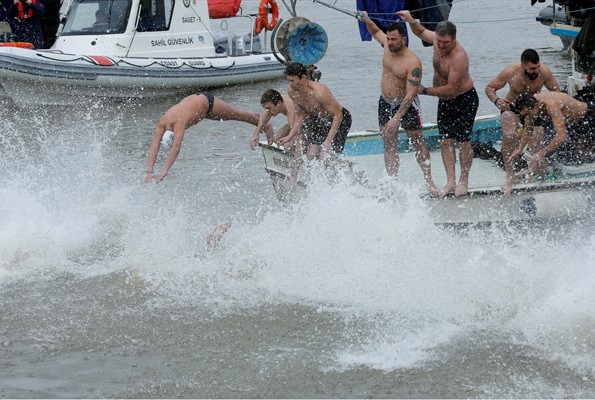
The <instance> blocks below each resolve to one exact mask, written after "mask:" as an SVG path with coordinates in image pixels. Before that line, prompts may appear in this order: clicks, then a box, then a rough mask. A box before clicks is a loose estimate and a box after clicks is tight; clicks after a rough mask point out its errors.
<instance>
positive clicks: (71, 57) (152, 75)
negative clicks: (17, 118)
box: [0, 48, 284, 106]
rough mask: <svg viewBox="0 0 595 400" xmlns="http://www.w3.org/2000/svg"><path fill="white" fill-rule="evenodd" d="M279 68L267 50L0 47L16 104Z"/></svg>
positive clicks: (169, 88)
mask: <svg viewBox="0 0 595 400" xmlns="http://www.w3.org/2000/svg"><path fill="white" fill-rule="evenodd" d="M283 68H284V65H283V64H281V63H280V62H279V61H278V60H277V59H275V57H274V56H273V55H271V54H253V55H243V56H237V57H232V56H223V57H213V58H187V59H183V58H169V59H144V58H114V57H101V58H100V57H94V56H85V55H76V54H62V53H55V52H52V51H35V50H27V49H18V48H0V85H2V88H3V91H4V95H5V96H7V97H9V98H11V99H12V100H13V101H14V102H15V103H16V104H17V105H19V106H31V105H64V104H76V103H78V102H80V99H81V98H86V97H97V98H113V99H130V98H151V97H162V96H169V95H173V94H178V93H188V92H196V91H197V90H200V89H207V88H214V87H221V86H228V85H237V84H242V83H250V82H257V81H262V80H268V79H276V78H279V77H281V76H282V75H283Z"/></svg>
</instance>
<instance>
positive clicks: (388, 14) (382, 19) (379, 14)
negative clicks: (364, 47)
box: [356, 0, 407, 40]
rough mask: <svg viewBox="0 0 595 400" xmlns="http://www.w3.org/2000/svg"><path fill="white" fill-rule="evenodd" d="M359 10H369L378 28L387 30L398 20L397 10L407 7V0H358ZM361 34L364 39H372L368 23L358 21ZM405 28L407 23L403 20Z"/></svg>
mask: <svg viewBox="0 0 595 400" xmlns="http://www.w3.org/2000/svg"><path fill="white" fill-rule="evenodd" d="M356 2H357V3H356V6H357V11H367V12H368V16H369V17H370V19H371V20H372V21H374V23H375V24H376V26H377V27H378V28H380V29H381V30H382V31H383V32H386V28H387V27H388V26H389V25H390V24H391V23H392V22H394V21H397V20H398V17H397V16H396V15H395V13H396V12H397V11H401V10H403V9H405V3H406V0H356ZM358 25H359V34H360V36H361V38H362V40H372V35H370V32H368V29H366V24H365V23H363V22H362V21H359V22H358ZM403 25H404V26H405V28H407V24H405V23H404V22H403Z"/></svg>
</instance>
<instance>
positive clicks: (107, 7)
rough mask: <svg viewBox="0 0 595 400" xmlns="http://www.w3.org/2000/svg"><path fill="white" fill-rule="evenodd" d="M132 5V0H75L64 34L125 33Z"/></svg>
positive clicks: (67, 18) (69, 12)
mask: <svg viewBox="0 0 595 400" xmlns="http://www.w3.org/2000/svg"><path fill="white" fill-rule="evenodd" d="M131 5H132V1H131V0H74V1H73V2H72V5H71V7H70V10H69V11H68V15H67V17H66V23H65V24H64V29H63V30H62V35H64V36H69V35H92V34H113V33H123V32H124V31H125V30H126V25H127V23H128V17H129V16H130V8H131Z"/></svg>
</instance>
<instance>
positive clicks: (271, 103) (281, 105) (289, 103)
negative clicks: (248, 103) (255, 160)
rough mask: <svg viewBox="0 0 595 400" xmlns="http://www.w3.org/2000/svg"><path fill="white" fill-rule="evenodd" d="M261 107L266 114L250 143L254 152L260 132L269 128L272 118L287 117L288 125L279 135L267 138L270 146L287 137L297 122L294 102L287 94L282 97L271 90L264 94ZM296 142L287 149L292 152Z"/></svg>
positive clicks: (262, 116)
mask: <svg viewBox="0 0 595 400" xmlns="http://www.w3.org/2000/svg"><path fill="white" fill-rule="evenodd" d="M260 105H261V106H262V107H263V108H264V110H265V112H264V113H262V114H261V115H260V121H259V122H258V125H257V126H256V129H255V130H254V134H253V135H252V140H251V141H250V147H251V148H252V150H254V149H255V148H256V145H257V144H258V139H259V137H260V132H261V131H262V130H263V128H264V127H265V126H267V124H268V123H269V122H270V120H271V118H273V117H276V116H277V115H279V114H283V115H285V116H286V117H287V123H286V124H285V125H283V126H282V127H281V128H279V130H278V133H277V134H276V135H275V136H274V137H267V141H268V143H269V144H272V143H273V142H274V141H277V140H279V139H280V138H282V137H284V136H287V135H288V134H289V131H290V130H291V127H292V126H293V124H294V122H295V110H294V108H293V100H291V99H290V98H289V95H287V94H284V95H282V94H281V93H279V92H278V91H276V90H275V89H269V90H267V91H266V92H264V93H263V95H262V97H261V98H260ZM294 142H295V138H294V140H293V141H292V142H291V143H288V145H287V146H285V147H286V148H287V147H289V150H290V151H292V147H293V144H294Z"/></svg>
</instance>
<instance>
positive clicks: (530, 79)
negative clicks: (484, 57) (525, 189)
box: [485, 49, 560, 195]
mask: <svg viewBox="0 0 595 400" xmlns="http://www.w3.org/2000/svg"><path fill="white" fill-rule="evenodd" d="M506 85H508V86H509V90H508V92H507V93H506V95H505V96H504V97H503V98H500V97H498V95H497V93H496V92H497V91H498V90H500V89H502V88H504V87H505V86H506ZM544 86H545V87H546V88H547V89H548V90H549V91H551V92H558V91H560V87H559V85H558V81H557V79H556V77H555V76H554V74H553V73H552V71H551V70H550V69H549V67H548V66H547V65H545V64H541V63H540V62H539V54H538V53H537V52H536V51H535V50H533V49H526V50H525V51H523V53H522V54H521V60H520V61H517V62H515V63H512V64H510V65H508V66H507V67H506V68H504V69H503V70H502V71H501V72H500V73H499V74H498V75H496V77H495V78H494V79H492V80H491V81H490V82H489V83H488V84H487V86H486V88H485V93H486V96H487V97H488V99H490V101H491V102H492V103H494V105H495V106H496V107H497V108H498V109H499V110H500V119H501V121H502V157H503V160H504V169H505V170H506V180H505V181H504V184H503V185H502V192H503V193H504V194H507V195H508V194H510V193H511V191H512V184H513V182H514V178H515V174H514V162H515V159H511V157H510V156H511V154H512V152H513V151H514V150H515V148H516V146H517V143H518V141H519V139H520V136H521V135H520V129H519V128H520V127H521V126H522V125H523V123H524V121H523V120H522V118H521V117H520V115H519V113H518V110H515V108H514V102H515V100H516V99H517V98H518V97H519V96H520V95H531V94H535V93H539V92H541V90H542V88H543V87H544ZM535 123H538V121H535ZM532 129H533V133H532V135H531V137H530V139H531V141H530V142H529V148H530V149H536V148H538V147H539V146H540V145H541V142H542V140H543V128H542V127H540V126H534V127H533V128H532Z"/></svg>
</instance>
